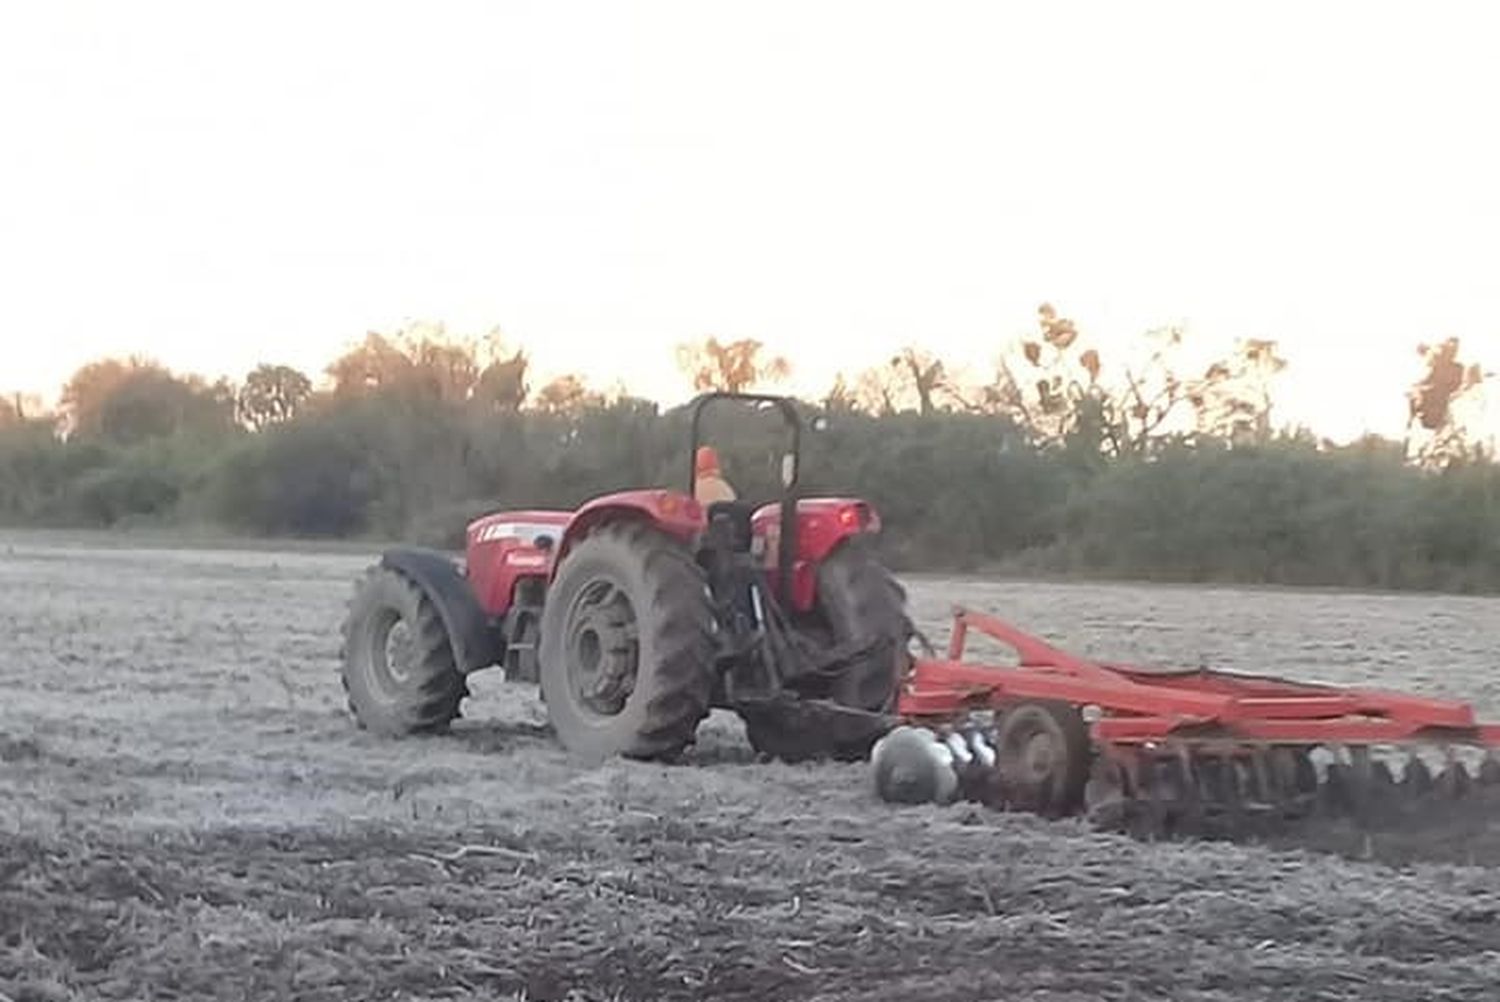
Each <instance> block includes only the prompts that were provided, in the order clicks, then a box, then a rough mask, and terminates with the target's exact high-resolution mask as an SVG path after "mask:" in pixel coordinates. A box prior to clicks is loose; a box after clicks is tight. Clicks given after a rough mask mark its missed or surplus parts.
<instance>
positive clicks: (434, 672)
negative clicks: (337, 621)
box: [339, 567, 468, 736]
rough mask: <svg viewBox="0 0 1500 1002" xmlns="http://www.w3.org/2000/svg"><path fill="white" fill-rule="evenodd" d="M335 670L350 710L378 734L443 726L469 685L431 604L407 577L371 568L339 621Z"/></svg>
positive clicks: (459, 703)
mask: <svg viewBox="0 0 1500 1002" xmlns="http://www.w3.org/2000/svg"><path fill="white" fill-rule="evenodd" d="M341 632H342V635H343V645H342V647H341V649H340V651H339V658H340V660H341V662H342V670H341V676H342V678H343V683H344V691H345V693H346V694H347V697H348V700H349V709H350V711H351V712H352V713H353V714H354V719H355V720H356V721H358V723H359V725H360V726H361V727H364V728H366V729H368V730H371V731H374V732H375V733H377V734H383V735H387V736H397V735H403V734H417V733H431V732H437V731H442V730H444V729H446V728H447V726H448V724H449V723H450V722H451V721H452V720H453V719H454V718H455V717H457V716H458V715H459V709H460V707H461V706H462V704H463V699H464V697H465V696H466V695H468V686H467V684H466V683H465V682H464V677H463V674H462V673H461V672H460V671H459V670H458V667H457V664H456V661H455V659H454V656H453V644H452V641H451V640H450V639H449V637H448V631H447V629H446V628H445V627H444V625H443V619H442V616H441V615H439V613H438V610H437V606H436V605H434V604H433V602H432V600H431V599H430V598H428V597H427V596H426V594H424V593H423V591H422V589H421V588H419V587H418V586H417V585H416V584H415V583H414V582H413V581H412V580H411V579H410V578H408V577H406V576H405V575H403V574H401V573H400V572H398V571H394V570H391V569H389V568H386V567H372V568H370V569H369V570H368V571H366V572H365V576H364V578H363V580H361V581H360V582H359V583H358V584H356V585H355V591H354V598H353V599H352V600H351V601H350V603H349V613H348V616H347V617H346V618H345V620H344V623H343V628H342V631H341Z"/></svg>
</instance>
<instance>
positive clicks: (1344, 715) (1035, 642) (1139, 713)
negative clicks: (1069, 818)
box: [871, 608, 1500, 830]
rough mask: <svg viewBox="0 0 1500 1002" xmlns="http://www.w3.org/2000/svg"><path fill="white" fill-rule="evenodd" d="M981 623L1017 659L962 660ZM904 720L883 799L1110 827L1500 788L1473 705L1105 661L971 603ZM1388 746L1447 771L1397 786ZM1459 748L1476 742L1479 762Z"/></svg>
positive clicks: (1241, 817) (1363, 811) (916, 681)
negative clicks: (966, 803) (1379, 752)
mask: <svg viewBox="0 0 1500 1002" xmlns="http://www.w3.org/2000/svg"><path fill="white" fill-rule="evenodd" d="M971 630H973V631H977V632H979V633H982V634H984V635H986V636H988V637H990V638H991V639H993V640H996V641H999V642H1000V643H1002V644H1004V645H1006V646H1008V647H1010V648H1011V649H1013V650H1014V652H1015V654H1016V664H1015V665H1013V666H997V665H985V664H976V663H973V662H968V661H965V660H964V655H965V647H966V645H967V641H968V638H969V633H970V631H971ZM897 714H898V716H899V718H900V720H901V726H898V727H896V728H895V729H893V730H892V731H890V732H889V733H888V734H887V735H886V736H885V737H884V738H882V740H881V741H880V742H879V743H877V744H876V746H875V748H874V750H873V751H872V755H871V759H872V762H873V765H874V769H875V782H876V787H877V790H878V791H879V793H880V795H881V796H882V797H884V798H885V799H887V800H891V801H895V802H906V803H911V802H924V801H938V802H945V801H949V800H953V799H957V798H960V797H962V798H965V799H970V800H976V801H980V802H983V803H988V804H991V805H994V806H1002V807H1012V806H1013V807H1020V808H1023V809H1026V810H1031V811H1035V812H1038V813H1043V814H1046V815H1051V816H1058V815H1066V814H1075V813H1081V812H1082V813H1087V814H1088V816H1089V817H1090V819H1091V820H1093V821H1094V822H1095V823H1096V824H1099V825H1101V826H1103V827H1111V828H1134V827H1136V826H1138V825H1140V824H1145V825H1147V826H1148V827H1151V828H1155V829H1158V830H1172V829H1177V828H1181V829H1187V828H1192V827H1195V826H1204V827H1207V828H1211V827H1213V825H1212V822H1213V821H1215V820H1222V819H1226V818H1227V823H1228V824H1229V825H1230V826H1244V825H1245V823H1246V822H1247V820H1248V819H1250V818H1252V817H1255V816H1263V817H1264V816H1276V817H1280V818H1285V817H1289V816H1290V817H1296V816H1302V815H1305V814H1306V813H1308V812H1309V811H1311V810H1316V809H1332V810H1334V811H1336V812H1344V813H1352V814H1354V815H1356V816H1368V815H1369V814H1370V813H1371V812H1372V811H1380V810H1384V809H1386V808H1388V807H1389V808H1395V807H1399V806H1400V805H1402V804H1406V805H1408V806H1409V805H1411V804H1413V803H1415V802H1417V801H1420V800H1422V799H1423V798H1428V799H1430V798H1432V797H1434V796H1436V797H1438V798H1443V799H1453V798H1461V797H1462V796H1463V795H1464V794H1465V793H1467V792H1468V791H1469V790H1470V789H1471V787H1473V786H1475V785H1476V784H1475V780H1477V785H1478V786H1481V787H1493V786H1496V785H1497V784H1500V761H1497V760H1496V758H1495V757H1494V751H1493V749H1495V748H1496V747H1497V746H1500V724H1485V723H1480V722H1479V721H1477V720H1476V718H1475V714H1474V710H1473V708H1472V707H1470V706H1469V705H1468V704H1466V703H1461V702H1455V701H1451V700H1443V699H1432V698H1427V697H1423V696H1414V695H1406V694H1400V693H1390V692H1382V691H1376V690H1371V689H1365V688H1358V687H1339V686H1332V685H1322V684H1310V683H1301V682H1292V681H1287V680H1284V679H1280V678H1273V677H1266V676H1258V675H1248V674H1240V673H1232V672H1226V671H1213V670H1207V669H1181V670H1177V669H1173V670H1157V669H1146V668H1138V667H1132V666H1127V665H1120V664H1106V663H1099V662H1094V661H1089V660H1086V659H1083V658H1080V657H1077V656H1075V655H1072V654H1068V653H1066V652H1064V651H1061V650H1058V649H1057V648H1055V647H1053V646H1051V645H1050V644H1048V643H1046V642H1045V641H1043V640H1041V639H1039V638H1037V637H1035V636H1032V635H1030V634H1027V633H1025V632H1023V631H1021V630H1019V629H1017V628H1015V627H1014V626H1012V625H1010V624H1009V623H1006V622H1003V621H1002V620H1000V619H997V618H995V617H993V616H989V615H985V614H983V613H980V612H975V611H972V610H969V609H964V608H956V609H955V610H954V615H953V632H952V636H951V639H950V641H949V644H948V650H947V654H946V657H944V658H939V657H935V656H929V657H919V658H917V659H915V661H914V662H913V664H912V667H911V669H910V671H909V673H908V675H907V677H906V679H905V680H904V684H903V686H902V689H901V692H900V697H899V704H898V707H897ZM986 718H988V720H987V721H986ZM1377 746H1404V747H1407V748H1409V749H1410V748H1412V747H1414V746H1429V747H1433V748H1435V749H1436V753H1437V754H1438V755H1439V756H1441V760H1442V761H1441V764H1440V766H1439V771H1438V773H1437V775H1436V776H1434V774H1433V772H1432V770H1431V769H1430V768H1429V766H1428V764H1427V763H1426V762H1425V761H1424V760H1423V758H1422V757H1420V756H1418V755H1415V754H1412V755H1411V756H1410V757H1409V758H1408V760H1407V761H1406V763H1405V767H1404V770H1403V772H1402V775H1401V777H1400V779H1399V780H1398V779H1397V778H1396V775H1395V773H1394V772H1393V771H1392V769H1391V767H1390V766H1389V764H1388V763H1387V762H1386V761H1385V760H1384V759H1383V758H1377V757H1376V756H1375V755H1374V754H1372V750H1373V749H1374V748H1376V747H1377ZM1461 748H1469V749H1475V750H1476V751H1475V752H1474V754H1476V755H1477V754H1479V750H1482V752H1483V755H1482V761H1481V762H1480V763H1479V764H1478V766H1477V772H1473V773H1471V771H1470V770H1469V769H1467V768H1466V767H1465V765H1464V763H1463V761H1461V760H1460V758H1459V756H1458V754H1457V751H1458V749H1461ZM1319 761H1321V762H1322V765H1323V768H1322V769H1321V770H1319V768H1318V763H1319ZM1392 794H1398V795H1395V796H1393V795H1392Z"/></svg>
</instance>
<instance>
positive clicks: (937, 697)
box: [897, 607, 1500, 747]
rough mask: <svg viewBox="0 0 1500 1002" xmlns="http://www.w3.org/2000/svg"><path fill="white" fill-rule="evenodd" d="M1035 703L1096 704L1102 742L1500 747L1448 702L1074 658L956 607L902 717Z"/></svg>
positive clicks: (905, 697)
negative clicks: (980, 646)
mask: <svg viewBox="0 0 1500 1002" xmlns="http://www.w3.org/2000/svg"><path fill="white" fill-rule="evenodd" d="M970 630H975V631H977V632H979V633H983V634H985V635H986V636H988V637H990V638H992V639H994V640H997V641H999V642H1000V643H1002V644H1005V645H1007V646H1009V647H1011V648H1013V649H1014V650H1015V651H1016V654H1017V656H1018V658H1019V665H1017V666H1015V667H1006V666H998V665H986V664H975V663H972V662H967V661H965V660H964V652H965V647H966V646H967V641H968V636H969V631H970ZM1026 699H1051V700H1062V701H1064V702H1067V703H1071V704H1073V705H1074V706H1079V707H1086V708H1089V713H1088V716H1089V717H1091V718H1093V720H1092V724H1091V729H1092V733H1093V736H1094V738H1095V740H1097V741H1100V742H1103V743H1109V744H1139V743H1149V742H1154V741H1164V740H1168V739H1172V740H1178V739H1182V740H1189V741H1191V740H1205V741H1223V740H1241V741H1247V742H1264V743H1273V744H1324V743H1327V744H1337V743H1350V744H1383V743H1402V742H1410V741H1418V740H1420V741H1432V742H1446V743H1451V744H1469V745H1477V746H1484V747H1500V723H1480V722H1479V721H1478V720H1477V719H1476V718H1475V714H1474V710H1473V707H1471V706H1470V705H1469V704H1467V703H1463V702H1458V701H1454V700H1447V699H1433V698H1429V697H1425V696H1414V695H1408V694H1405V693H1396V692H1384V691H1379V690H1373V689H1363V688H1357V687H1350V688H1340V687H1336V686H1330V685H1323V684H1310V683H1300V682H1293V681H1289V680H1287V679H1281V678H1275V677H1271V676H1260V675H1240V674H1236V673H1231V672H1224V671H1210V670H1206V669H1195V670H1189V671H1183V672H1178V673H1163V672H1154V671H1147V670H1145V669H1140V668H1131V667H1128V666H1123V665H1105V664H1100V663H1097V662H1093V661H1089V660H1086V659H1084V658H1080V657H1078V656H1076V655H1073V654H1069V653H1067V652H1065V651H1062V650H1059V649H1058V648H1056V647H1053V646H1052V645H1051V644H1048V643H1047V642H1046V641H1044V640H1042V639H1040V638H1039V637H1036V636H1033V635H1031V634H1029V633H1026V632H1025V631H1023V630H1020V629H1018V628H1016V627H1015V626H1012V625H1011V624H1009V623H1007V622H1005V621H1003V620H1001V619H998V618H996V617H994V616H989V615H986V614H984V613H980V612H975V611H973V610H970V609H965V608H962V607H959V608H955V609H954V612H953V633H952V636H951V637H950V639H949V642H948V651H947V658H946V659H941V658H918V659H916V661H915V663H914V665H913V668H912V670H911V672H910V674H909V675H908V677H907V678H906V680H905V683H904V685H903V687H902V691H901V696H900V702H899V704H898V707H897V712H898V713H899V714H901V715H902V716H905V717H909V718H913V719H923V718H926V719H929V720H932V719H941V718H944V717H950V716H953V715H954V714H958V713H962V712H965V711H968V710H975V709H999V708H1003V707H1004V706H1006V705H1007V704H1010V703H1014V702H1016V701H1018V700H1026Z"/></svg>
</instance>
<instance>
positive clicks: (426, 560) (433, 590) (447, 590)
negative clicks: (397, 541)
mask: <svg viewBox="0 0 1500 1002" xmlns="http://www.w3.org/2000/svg"><path fill="white" fill-rule="evenodd" d="M380 564H381V566H382V567H388V568H390V569H391V570H393V571H397V572H399V573H401V574H404V575H405V576H406V577H408V578H410V579H411V580H412V581H414V582H415V583H416V585H417V587H418V588H420V589H422V593H423V594H424V595H426V596H427V597H428V598H429V599H431V600H432V604H433V605H435V606H437V610H438V615H439V616H441V617H442V620H443V626H444V628H446V629H447V631H448V642H449V643H451V644H452V645H453V660H454V663H456V664H457V665H458V668H459V671H461V672H464V673H466V674H467V673H468V672H473V671H478V670H479V669H481V668H488V667H490V666H491V665H493V664H496V663H498V662H499V660H500V657H501V654H502V651H501V650H500V644H499V643H498V642H497V641H496V638H495V635H494V633H493V632H492V631H491V630H490V626H489V622H488V620H487V619H486V618H485V614H484V610H483V609H481V608H480V607H479V602H478V600H477V599H476V598H475V597H474V593H473V591H472V590H471V589H470V588H469V582H468V579H467V578H466V577H465V576H464V574H463V571H462V570H460V568H459V565H458V564H457V563H456V562H455V561H454V560H453V558H452V557H450V556H449V555H448V554H446V553H443V552H441V551H440V550H429V549H425V548H423V547H417V546H400V547H396V548H394V549H390V550H386V551H385V553H383V554H382V555H381V557H380Z"/></svg>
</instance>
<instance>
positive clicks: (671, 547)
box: [538, 522, 716, 759]
mask: <svg viewBox="0 0 1500 1002" xmlns="http://www.w3.org/2000/svg"><path fill="white" fill-rule="evenodd" d="M631 624H633V626H632V625H631ZM714 626H715V624H714V614H713V608H712V606H711V605H710V603H709V594H708V584H707V581H706V579H705V578H704V575H703V572H702V570H700V569H699V567H698V565H697V564H696V563H695V562H694V560H693V556H692V553H691V552H690V551H689V550H688V548H687V547H686V546H685V545H684V544H683V543H681V542H680V541H678V540H676V539H673V538H672V537H670V536H668V535H666V534H665V533H662V532H660V531H658V530H657V529H655V528H653V527H651V526H649V525H647V524H644V523H633V522H632V523H616V524H612V525H606V526H604V527H603V528H600V529H598V530H596V531H595V532H593V533H591V534H590V535H589V536H587V537H585V538H584V539H583V540H581V541H580V542H579V543H578V544H577V545H576V546H575V547H573V549H572V550H571V551H570V552H569V553H568V554H567V555H566V556H565V557H564V558H563V563H562V566H561V568H559V570H558V573H557V577H556V579H555V580H554V581H553V583H552V587H551V588H550V589H549V591H548V594H547V600H546V603H545V605H544V606H543V609H542V623H541V642H540V647H539V650H538V659H539V670H540V675H541V690H542V699H543V700H544V701H545V703H546V706H547V714H548V716H549V717H550V719H551V721H552V726H553V729H554V730H555V731H556V732H557V736H558V739H559V740H561V741H562V743H563V745H564V746H566V747H567V748H568V749H569V750H571V751H573V752H575V753H578V754H580V755H583V756H584V757H586V758H591V759H600V758H606V757H610V756H614V755H623V756H626V757H628V758H647V759H654V758H671V757H673V756H675V755H677V754H678V753H679V752H681V750H682V749H683V748H684V747H686V746H687V745H688V744H690V743H691V742H692V740H693V736H694V733H695V732H696V731H697V729H698V724H699V722H701V721H702V720H703V718H704V717H706V716H707V715H708V711H709V698H710V692H711V689H712V681H713V664H714V652H715V649H716V648H715V642H714ZM590 634H592V635H593V639H592V640H591V639H590V636H589V635H590ZM627 675H628V676H629V679H628V681H627V680H626V678H625V676H627Z"/></svg>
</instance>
